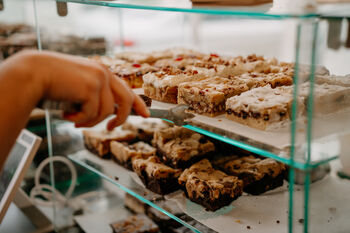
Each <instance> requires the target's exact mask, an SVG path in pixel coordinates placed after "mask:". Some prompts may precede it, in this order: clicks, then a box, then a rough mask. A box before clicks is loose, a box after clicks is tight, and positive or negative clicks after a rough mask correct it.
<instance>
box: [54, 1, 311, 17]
mask: <svg viewBox="0 0 350 233" xmlns="http://www.w3.org/2000/svg"><path fill="white" fill-rule="evenodd" d="M58 1H59V2H71V3H81V4H88V5H99V6H108V7H116V8H128V9H143V10H159V11H173V12H187V13H199V14H212V15H231V16H236V17H243V18H267V19H285V18H295V17H298V18H308V17H314V16H316V14H313V13H305V14H288V13H282V14H277V13H276V14H275V13H271V12H269V10H270V8H271V6H272V4H262V5H257V6H249V7H244V6H236V7H233V6H229V7H228V6H222V7H221V6H214V7H213V6H212V7H209V6H197V5H192V2H191V1H189V0H165V1H164V0H148V1H145V0H118V1H96V0H58Z"/></svg>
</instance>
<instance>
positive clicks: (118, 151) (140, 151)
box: [110, 141, 156, 170]
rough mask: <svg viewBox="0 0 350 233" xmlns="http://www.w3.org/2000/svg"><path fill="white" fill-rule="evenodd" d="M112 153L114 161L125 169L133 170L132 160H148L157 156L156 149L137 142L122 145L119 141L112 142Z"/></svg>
mask: <svg viewBox="0 0 350 233" xmlns="http://www.w3.org/2000/svg"><path fill="white" fill-rule="evenodd" d="M110 147H111V153H112V155H113V159H114V160H115V161H116V162H117V163H118V164H120V165H122V166H123V167H125V168H127V169H129V170H132V164H131V160H132V158H134V157H135V156H141V157H143V158H148V157H150V156H153V155H156V148H154V147H152V146H150V145H148V144H147V143H144V142H136V143H134V144H127V143H121V142H117V141H112V142H111V145H110Z"/></svg>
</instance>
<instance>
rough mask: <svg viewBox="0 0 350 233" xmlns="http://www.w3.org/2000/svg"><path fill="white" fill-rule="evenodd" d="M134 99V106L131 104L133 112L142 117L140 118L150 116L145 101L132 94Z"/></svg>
mask: <svg viewBox="0 0 350 233" xmlns="http://www.w3.org/2000/svg"><path fill="white" fill-rule="evenodd" d="M134 95H135V98H134V104H133V109H134V110H135V112H136V113H137V114H138V115H140V116H142V117H149V116H150V112H149V110H148V108H147V106H146V104H145V101H143V99H142V98H141V97H140V96H138V95H136V94H134Z"/></svg>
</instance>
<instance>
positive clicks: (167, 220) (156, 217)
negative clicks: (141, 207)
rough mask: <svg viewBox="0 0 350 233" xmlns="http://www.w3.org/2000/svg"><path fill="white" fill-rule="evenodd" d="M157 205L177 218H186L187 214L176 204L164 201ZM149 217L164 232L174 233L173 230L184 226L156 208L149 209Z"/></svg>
mask: <svg viewBox="0 0 350 233" xmlns="http://www.w3.org/2000/svg"><path fill="white" fill-rule="evenodd" d="M155 204H157V206H159V207H161V208H162V209H164V210H166V211H167V212H169V213H171V214H173V215H175V216H176V217H179V218H183V216H185V213H184V212H183V211H182V210H181V209H180V208H179V207H178V206H177V204H176V203H175V202H171V201H165V200H162V201H158V202H156V203H155ZM147 216H148V217H150V218H151V219H152V220H153V221H154V222H155V223H156V224H157V225H158V226H159V228H160V230H161V231H162V232H167V233H168V232H169V233H170V232H174V231H173V229H175V228H179V227H181V226H182V224H181V223H179V222H178V221H176V220H175V219H173V218H171V217H169V216H168V215H166V214H164V213H163V212H160V211H159V210H157V209H155V208H148V209H147Z"/></svg>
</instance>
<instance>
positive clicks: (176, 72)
mask: <svg viewBox="0 0 350 233" xmlns="http://www.w3.org/2000/svg"><path fill="white" fill-rule="evenodd" d="M205 77H206V76H205V75H203V74H199V73H198V71H196V70H191V71H183V70H181V69H178V68H176V67H166V68H163V69H162V70H161V71H159V72H154V73H148V74H145V75H144V76H143V89H144V93H145V95H146V96H148V97H150V98H152V99H155V100H158V101H162V102H167V103H174V104H176V103H177V93H178V85H179V84H181V83H183V82H188V81H192V80H200V79H203V78H205Z"/></svg>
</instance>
